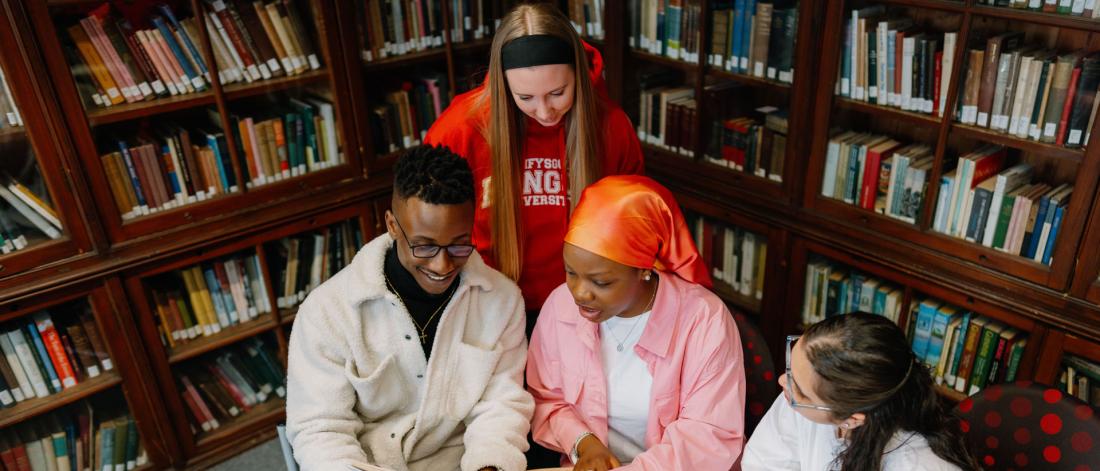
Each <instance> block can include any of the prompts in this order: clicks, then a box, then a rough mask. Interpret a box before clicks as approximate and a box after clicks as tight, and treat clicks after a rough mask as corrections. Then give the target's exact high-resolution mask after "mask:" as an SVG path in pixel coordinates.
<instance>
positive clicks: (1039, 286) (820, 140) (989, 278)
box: [607, 0, 1100, 401]
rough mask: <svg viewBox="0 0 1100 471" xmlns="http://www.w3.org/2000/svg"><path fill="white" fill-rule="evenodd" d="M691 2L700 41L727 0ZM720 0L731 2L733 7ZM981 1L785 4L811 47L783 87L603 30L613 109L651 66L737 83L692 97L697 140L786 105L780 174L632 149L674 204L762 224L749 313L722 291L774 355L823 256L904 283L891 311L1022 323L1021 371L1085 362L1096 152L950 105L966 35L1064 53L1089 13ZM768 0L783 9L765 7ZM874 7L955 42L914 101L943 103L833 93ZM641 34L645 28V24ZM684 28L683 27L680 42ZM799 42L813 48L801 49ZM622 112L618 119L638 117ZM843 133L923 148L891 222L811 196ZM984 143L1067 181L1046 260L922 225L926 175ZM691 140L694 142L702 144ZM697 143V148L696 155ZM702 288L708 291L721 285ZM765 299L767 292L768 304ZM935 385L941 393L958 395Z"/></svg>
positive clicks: (700, 84)
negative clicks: (761, 279)
mask: <svg viewBox="0 0 1100 471" xmlns="http://www.w3.org/2000/svg"><path fill="white" fill-rule="evenodd" d="M625 3H626V11H627V12H630V11H631V10H632V9H634V8H636V7H639V6H647V5H650V3H649V2H646V1H645V0H636V1H627V2H625ZM690 3H691V2H685V5H687V4H690ZM701 3H702V7H703V12H702V14H701V17H702V18H703V20H702V23H701V24H699V28H698V30H697V31H698V34H701V35H702V36H703V37H709V36H710V35H712V34H713V33H714V30H715V29H718V30H719V32H721V30H722V27H723V26H722V25H717V24H716V23H714V19H715V18H716V17H717V16H718V15H720V13H716V12H721V11H724V10H725V9H726V8H729V6H727V5H726V3H727V2H719V3H717V4H716V3H714V2H701ZM729 3H732V4H733V5H734V6H735V7H736V6H737V5H738V4H739V3H741V2H737V1H734V2H729ZM985 3H987V2H983V1H979V0H960V1H947V0H887V1H846V2H825V1H806V0H803V1H800V2H798V6H797V8H798V9H799V13H800V15H799V18H800V20H805V21H800V22H799V24H798V31H797V36H796V39H797V44H800V45H801V44H812V45H813V47H808V48H803V47H796V48H795V51H796V54H795V63H796V66H795V70H796V71H797V73H795V74H794V79H793V81H792V83H789V84H787V83H777V82H776V81H770V80H766V78H765V79H764V80H761V78H760V77H754V76H752V74H737V73H736V72H731V71H729V70H727V69H725V68H724V67H716V66H715V65H714V64H716V63H706V62H705V61H704V63H701V64H694V63H687V62H684V61H681V60H678V59H673V58H672V57H668V56H664V57H660V56H658V55H656V54H654V53H653V51H645V52H641V51H637V50H635V49H633V48H632V47H631V46H630V38H631V35H633V34H635V33H636V32H637V30H638V27H637V26H635V23H633V22H634V21H636V20H633V19H632V17H631V16H630V15H629V14H628V15H627V16H626V17H625V18H626V21H627V25H626V28H625V29H626V31H625V32H624V34H625V35H626V37H627V39H628V40H627V41H624V42H625V43H626V44H624V42H618V45H617V46H616V45H615V44H616V41H615V38H614V37H609V38H608V39H607V42H608V44H609V45H610V48H611V49H615V48H619V49H621V50H625V51H626V56H625V57H626V61H625V62H624V70H625V72H624V77H626V80H627V83H626V84H625V87H624V88H626V90H627V91H626V92H625V93H624V97H623V103H624V108H626V109H627V110H628V112H631V110H630V107H632V106H633V107H634V108H635V110H637V109H638V108H639V105H638V104H636V102H634V101H633V100H637V99H638V98H637V97H639V96H640V92H639V90H637V89H635V88H631V87H639V84H638V79H637V78H635V79H634V81H633V83H631V78H634V77H642V74H645V73H648V72H649V71H650V70H652V69H653V68H658V69H662V70H666V71H672V72H673V73H677V74H680V75H679V77H681V78H680V81H679V82H677V83H676V85H683V84H686V85H687V86H694V87H695V96H700V95H701V94H702V89H703V88H705V87H706V86H707V85H709V84H711V83H714V82H715V81H719V80H730V81H736V82H738V83H740V84H742V85H743V88H741V89H734V91H732V92H731V95H732V97H733V98H732V99H731V100H732V102H731V101H725V102H723V101H719V100H703V101H702V103H701V104H700V105H699V106H700V109H699V110H697V112H698V114H699V115H700V116H703V118H702V119H700V120H699V122H697V123H694V126H696V129H695V132H697V133H699V134H700V135H702V136H703V137H704V139H705V137H706V133H707V130H706V129H707V128H708V127H709V126H712V125H713V121H714V119H715V118H714V116H716V115H715V114H714V112H715V111H718V112H720V111H722V110H724V109H729V108H730V107H737V106H741V107H746V106H745V104H746V103H747V104H749V105H752V106H748V107H750V108H751V107H754V106H756V105H757V104H758V103H759V102H760V100H761V97H768V98H769V99H771V100H772V101H773V102H778V103H784V105H786V106H788V107H789V109H790V117H791V119H790V122H789V123H788V124H789V127H788V132H789V135H790V136H796V135H797V136H801V138H800V139H791V140H790V141H788V143H787V146H788V154H787V160H786V162H785V164H786V165H785V166H784V175H783V181H782V183H776V182H774V181H770V180H768V179H766V178H760V177H758V176H756V175H752V174H747V173H746V172H740V171H736V170H732V169H725V168H718V169H716V168H714V167H713V166H711V165H710V164H709V163H708V162H706V161H705V160H704V159H701V158H699V157H696V158H685V157H684V156H683V155H682V154H681V153H679V152H675V151H670V150H668V149H665V148H663V147H662V146H660V145H653V144H648V145H645V146H644V147H645V151H646V159H647V161H646V166H647V169H648V172H649V173H650V174H651V175H653V176H655V177H656V178H657V179H658V180H659V181H662V182H663V183H665V184H666V185H668V186H669V187H670V188H671V189H672V190H673V192H674V193H675V194H676V195H677V197H678V199H680V201H681V204H682V205H683V206H684V207H685V209H687V210H689V211H695V212H704V213H705V214H707V215H708V216H709V217H712V218H715V219H716V220H718V221H721V222H723V223H726V224H730V225H738V224H744V221H751V222H752V223H754V224H757V225H760V226H763V227H764V228H765V229H763V230H764V232H766V233H767V234H769V236H768V240H769V249H768V258H769V260H768V263H769V264H771V265H773V266H779V267H781V268H779V269H777V270H775V271H774V272H773V271H769V272H768V273H769V276H768V277H767V284H768V285H769V286H768V287H767V288H766V289H765V293H766V295H765V298H764V300H763V301H764V302H763V305H762V306H760V308H759V309H760V312H759V317H757V312H756V311H755V310H754V309H753V307H752V306H746V305H745V303H738V302H737V300H735V299H727V301H728V302H730V304H731V305H732V306H735V307H737V308H739V309H742V310H744V311H746V312H747V313H749V314H750V315H752V316H753V317H754V318H758V319H760V321H759V322H760V323H761V326H762V330H763V333H764V335H765V337H766V338H767V339H768V341H769V344H770V345H771V346H772V349H773V355H779V356H781V355H782V351H781V348H776V345H779V346H781V345H782V338H783V335H786V334H788V333H791V332H796V331H798V330H799V329H801V325H800V324H801V312H802V308H803V305H802V302H803V293H804V289H805V288H806V279H805V277H806V274H807V265H808V264H810V263H811V262H813V261H814V260H817V259H819V258H820V257H825V258H828V259H830V260H833V261H836V262H838V263H841V264H844V265H845V266H848V267H852V268H854V269H857V270H859V271H860V272H862V273H868V274H872V275H874V276H876V277H879V278H881V279H883V280H888V281H890V282H891V283H894V284H896V285H898V286H902V287H904V293H905V301H904V303H905V305H906V306H908V305H909V303H911V302H912V299H913V298H914V296H918V295H920V296H928V297H933V298H936V299H939V300H941V301H943V302H946V303H950V304H951V305H953V306H956V307H959V308H960V309H966V310H972V311H974V312H977V313H980V314H981V315H983V316H986V317H989V318H990V319H993V320H996V321H998V322H1001V323H1004V324H1006V325H1010V326H1013V327H1015V328H1017V329H1019V330H1020V331H1023V332H1027V333H1028V339H1029V340H1028V344H1027V348H1026V350H1025V351H1024V352H1023V358H1022V363H1021V369H1020V373H1021V375H1022V376H1020V377H1021V378H1028V379H1035V380H1039V381H1044V382H1048V383H1049V382H1051V381H1055V382H1056V381H1057V377H1056V376H1057V374H1058V368H1059V365H1060V363H1061V358H1062V356H1063V351H1064V352H1066V353H1068V354H1073V355H1077V356H1080V357H1082V358H1086V359H1089V360H1091V361H1096V358H1095V353H1094V352H1095V349H1096V345H1097V343H1098V342H1100V255H1097V254H1096V253H1095V252H1096V251H1095V250H1091V249H1090V248H1091V247H1093V246H1095V244H1096V243H1098V242H1100V208H1098V207H1097V205H1095V204H1094V200H1095V199H1096V184H1097V178H1098V176H1100V172H1098V169H1097V168H1096V159H1095V158H1094V156H1093V155H1092V154H1093V153H1095V152H1096V150H1095V149H1093V147H1095V146H1091V147H1090V146H1088V145H1087V143H1086V145H1085V146H1082V147H1074V146H1065V145H1060V144H1057V143H1055V142H1049V141H1047V140H1036V139H1034V138H1032V137H1030V136H1026V133H1025V134H1021V135H1016V134H1014V133H1010V132H1008V131H1000V130H994V129H990V128H989V127H988V125H987V126H980V125H975V124H969V123H966V124H964V123H963V122H961V121H960V119H959V118H958V117H957V115H956V113H955V111H953V110H954V109H955V108H956V105H957V104H958V105H964V104H966V103H964V100H963V97H962V95H963V92H964V91H965V88H966V82H967V77H966V68H965V67H963V66H960V65H959V64H966V63H967V59H968V57H966V56H967V52H968V49H969V48H968V47H967V46H970V45H972V44H980V46H975V47H974V49H985V41H986V40H987V39H988V37H990V36H994V35H997V34H999V33H1002V32H1005V31H1013V30H1019V31H1025V32H1026V33H1025V39H1026V42H1027V43H1028V44H1034V45H1036V46H1042V47H1036V49H1042V48H1052V49H1054V50H1056V51H1057V53H1058V55H1063V54H1066V53H1068V52H1070V51H1075V50H1084V51H1085V52H1086V53H1087V52H1091V51H1094V50H1096V49H1098V47H1097V46H1098V45H1097V44H1096V43H1095V39H1094V37H1093V36H1094V34H1093V33H1095V32H1096V31H1097V26H1096V21H1095V20H1093V19H1086V18H1083V17H1080V16H1073V15H1069V14H1057V13H1045V12H1037V11H1028V10H1026V9H1015V8H1008V7H994V6H992V5H986V4H985ZM988 3H992V2H988ZM775 4H777V5H779V4H782V5H783V6H786V4H784V3H783V2H778V1H777V2H775ZM876 5H881V6H883V7H885V9H886V10H887V11H888V14H887V16H885V18H903V17H908V18H911V19H912V20H913V22H914V23H915V24H916V25H919V26H920V27H921V28H922V29H921V30H920V31H925V32H927V33H930V36H934V37H938V38H939V40H940V41H941V44H942V40H943V38H944V37H945V36H944V34H943V33H953V34H954V37H953V39H954V41H955V45H956V46H955V48H954V54H953V55H951V59H952V62H953V63H954V64H955V66H953V67H952V68H951V69H950V70H949V71H948V69H946V68H945V69H943V70H945V71H948V72H949V73H947V72H941V74H940V76H939V78H940V79H941V82H940V83H939V86H937V87H933V88H934V90H935V92H939V94H940V95H939V97H934V96H929V97H930V98H932V99H933V100H932V101H933V104H934V105H935V106H934V108H938V105H939V104H940V103H939V101H941V99H942V101H943V110H944V111H943V112H938V110H936V109H933V112H931V113H930V112H928V111H927V109H928V108H925V110H922V111H914V110H912V109H905V110H903V109H901V108H900V107H897V106H888V105H885V104H880V103H877V100H870V101H869V100H867V99H865V98H856V97H853V96H848V95H850V93H849V94H848V95H845V94H842V93H839V92H838V91H837V89H838V88H839V87H838V85H839V80H838V77H839V72H841V69H842V65H843V64H844V57H843V54H845V52H846V51H847V49H846V48H845V37H846V34H847V30H846V24H847V22H848V21H850V20H851V18H852V11H853V10H857V9H862V8H866V7H874V6H876ZM608 8H611V5H608ZM685 8H686V7H685ZM776 8H779V6H776ZM873 24H874V23H873ZM716 27H717V28H716ZM642 31H643V32H644V31H646V30H645V29H644V27H642ZM694 31H696V30H688V33H685V36H690V35H691V34H694ZM872 31H874V29H872ZM932 33H934V34H932ZM682 40H683V37H681V41H682ZM729 47H730V46H729V45H724V46H721V47H718V49H717V50H718V52H719V55H720V54H721V52H722V51H729V50H730V49H729ZM703 48H704V49H703V50H702V52H703V53H704V55H707V54H712V55H713V54H715V46H714V44H713V42H712V41H709V40H704V41H703ZM811 50H812V51H813V52H814V53H813V54H805V53H802V51H811ZM769 59H770V56H769ZM942 60H946V56H944V57H943V59H941V61H942ZM934 63H935V59H934V58H933V64H934ZM941 65H942V64H941ZM609 73H610V72H609ZM643 80H644V77H643ZM932 85H936V84H935V83H932ZM1036 88H1038V87H1037V85H1036ZM922 90H923V89H922ZM1025 98H1026V96H1025ZM887 99H888V98H887ZM730 103H732V104H730ZM714 108H717V109H718V110H714ZM636 117H637V115H632V118H635V122H636V123H637V122H638V121H637V118H636ZM801 117H805V118H804V119H800V118H801ZM847 130H853V131H855V132H856V133H870V134H875V135H883V136H888V137H890V138H893V139H895V140H897V141H899V142H900V143H902V144H904V145H908V144H923V145H925V146H927V148H926V149H925V150H924V151H923V152H924V155H925V156H927V157H926V161H925V162H922V163H921V165H922V169H923V170H924V171H925V172H927V173H926V175H925V177H926V182H936V184H926V186H925V187H926V190H925V194H924V197H923V199H922V200H920V201H919V204H917V206H916V208H914V211H913V213H912V214H910V215H907V217H906V218H899V217H897V216H895V215H889V214H884V213H883V212H884V211H883V212H880V211H875V210H874V204H875V201H873V200H870V201H867V203H869V204H868V205H867V206H863V205H862V204H860V202H859V200H858V196H859V195H853V196H854V198H852V202H850V203H849V202H846V201H845V200H844V198H843V197H836V196H835V195H833V194H831V193H830V194H828V195H823V191H822V190H823V187H824V186H825V185H824V183H825V175H826V171H827V168H828V165H827V161H828V156H829V148H830V141H832V140H833V139H834V138H836V137H837V135H838V133H839V132H843V131H847ZM1086 131H1087V130H1086ZM1022 136H1025V137H1022ZM985 143H989V144H994V145H998V146H1001V147H1003V148H1004V149H1006V154H1007V158H1006V161H1007V163H1006V164H1005V166H1004V167H1002V168H1009V167H1012V166H1013V165H1015V164H1023V163H1026V164H1029V165H1030V166H1031V167H1032V168H1033V169H1034V176H1035V178H1034V180H1033V181H1034V182H1037V183H1050V184H1052V187H1053V186H1058V185H1060V184H1066V185H1071V186H1072V187H1073V191H1072V193H1071V196H1070V197H1068V198H1067V199H1066V200H1065V201H1066V202H1067V203H1068V204H1066V205H1065V208H1064V219H1063V220H1062V222H1061V224H1062V225H1061V228H1060V229H1061V230H1060V232H1059V233H1058V235H1057V239H1056V243H1054V244H1053V245H1052V246H1051V251H1052V253H1051V256H1050V257H1047V258H1048V259H1049V260H1046V261H1045V262H1044V261H1043V260H1042V259H1041V258H1040V261H1036V260H1034V259H1033V258H1031V257H1025V256H1021V255H1017V254H1015V253H1011V252H1008V251H1006V250H1007V249H1004V248H1003V247H1001V246H999V245H998V246H996V247H998V248H993V247H990V246H986V245H983V244H982V243H980V242H970V241H967V240H963V238H961V237H957V236H954V235H948V234H945V233H943V232H942V231H940V230H937V227H938V226H937V223H938V221H937V218H936V216H937V214H936V209H937V203H938V201H937V198H938V197H939V195H938V191H939V187H940V185H939V184H938V182H940V181H941V177H943V176H950V175H952V172H953V171H954V170H955V166H956V162H959V161H960V160H958V159H959V158H960V156H967V155H968V153H970V152H973V151H975V150H976V149H978V148H980V146H981V145H982V144H985ZM695 144H696V146H705V144H704V143H702V142H696V143H695ZM699 149H700V147H696V155H698V154H699ZM832 190H833V191H835V187H834V188H833V189H832ZM914 201H917V200H916V199H914ZM701 208H707V209H706V210H705V211H704V210H702V209H701ZM774 241H781V242H778V243H777V242H774ZM773 246H774V249H775V250H773ZM773 257H774V260H773ZM717 291H718V292H719V293H720V294H721V293H722V290H721V289H718V290H717ZM773 296H774V297H775V298H774V299H779V300H781V301H774V300H773V298H772V297H773ZM901 318H902V319H900V321H904V322H908V311H907V310H903V311H902V314H901ZM902 325H907V324H905V323H902ZM1063 339H1065V340H1063ZM943 392H944V394H943V395H944V397H945V398H946V399H949V400H954V401H957V400H959V399H961V397H962V395H961V394H958V393H952V392H948V391H943Z"/></svg>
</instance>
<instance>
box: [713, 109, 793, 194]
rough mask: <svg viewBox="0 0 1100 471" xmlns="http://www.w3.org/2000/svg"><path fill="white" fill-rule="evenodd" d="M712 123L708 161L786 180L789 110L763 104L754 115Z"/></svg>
mask: <svg viewBox="0 0 1100 471" xmlns="http://www.w3.org/2000/svg"><path fill="white" fill-rule="evenodd" d="M761 116H762V118H761ZM692 125H693V126H694V124H692ZM711 126H712V130H711V133H710V142H708V143H707V154H706V160H707V161H708V162H711V163H714V164H717V165H721V166H723V167H727V168H731V169H734V170H738V171H743V172H747V173H751V174H753V175H756V176H758V177H761V178H767V179H770V180H774V181H777V182H781V181H783V162H784V159H785V158H786V155H787V110H782V109H779V108H776V107H773V106H766V107H761V108H758V109H757V110H756V113H755V115H754V116H742V117H738V118H730V119H723V120H715V121H714V122H712V123H711Z"/></svg>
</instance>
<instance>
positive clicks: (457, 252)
mask: <svg viewBox="0 0 1100 471" xmlns="http://www.w3.org/2000/svg"><path fill="white" fill-rule="evenodd" d="M393 222H396V223H397V228H398V229H400V230H401V236H402V237H404V238H405V244H407V245H408V246H409V250H411V251H412V254H413V257H416V258H433V257H435V256H436V255H438V254H439V250H440V249H446V250H447V255H450V256H452V257H455V258H466V257H469V256H470V254H472V253H474V246H473V245H470V244H451V245H435V244H424V245H413V244H412V243H411V242H409V235H408V234H406V233H405V228H404V227H401V221H398V220H397V216H394V217H393Z"/></svg>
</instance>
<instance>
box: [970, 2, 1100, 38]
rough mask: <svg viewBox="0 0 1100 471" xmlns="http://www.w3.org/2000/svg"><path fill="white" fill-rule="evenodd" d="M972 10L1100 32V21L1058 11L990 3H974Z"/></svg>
mask: <svg viewBox="0 0 1100 471" xmlns="http://www.w3.org/2000/svg"><path fill="white" fill-rule="evenodd" d="M970 11H971V12H972V13H974V14H976V15H979V16H984V17H988V18H1001V19H1005V20H1017V21H1026V22H1028V23H1035V24H1041V25H1046V26H1056V27H1059V28H1071V29H1076V30H1081V31H1088V32H1093V33H1095V32H1100V21H1096V20H1094V19H1092V18H1084V17H1080V16H1072V15H1060V14H1057V13H1044V12H1041V11H1031V10H1020V9H1015V8H1005V7H995V6H989V5H974V6H972V7H970Z"/></svg>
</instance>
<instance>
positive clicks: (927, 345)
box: [802, 255, 1028, 395]
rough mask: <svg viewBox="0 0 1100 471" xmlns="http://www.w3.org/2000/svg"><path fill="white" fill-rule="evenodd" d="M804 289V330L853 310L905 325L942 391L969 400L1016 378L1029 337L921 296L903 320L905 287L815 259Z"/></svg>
mask: <svg viewBox="0 0 1100 471" xmlns="http://www.w3.org/2000/svg"><path fill="white" fill-rule="evenodd" d="M805 290H806V291H805V292H806V296H805V298H804V300H803V314H802V315H803V323H804V325H810V324H812V323H815V322H819V321H821V320H823V319H825V318H826V317H831V316H834V315H844V314H846V313H849V312H856V311H863V312H868V313H873V314H879V315H883V316H885V317H887V318H889V319H890V320H891V321H894V322H902V321H903V320H904V321H906V325H905V326H903V328H905V329H906V332H907V336H908V338H909V340H910V342H911V344H912V347H913V352H914V354H915V355H916V357H917V359H918V360H920V361H921V362H922V363H924V364H925V365H926V366H927V367H928V368H929V370H930V372H931V373H932V377H933V378H934V379H935V381H936V384H937V385H938V386H939V387H940V388H941V389H942V390H945V391H946V390H953V391H955V392H958V393H964V394H966V395H971V394H974V393H976V392H978V391H980V390H981V389H982V388H984V387H986V386H988V385H991V384H997V383H1003V382H1011V381H1014V380H1015V379H1016V375H1017V369H1018V367H1019V363H1020V358H1021V356H1022V355H1023V351H1024V349H1025V348H1026V346H1027V336H1028V333H1027V332H1023V331H1020V330H1017V329H1016V328H1015V327H1012V326H1009V325H1006V324H1004V323H1002V322H1000V321H999V320H996V319H994V318H991V317H986V316H984V315H981V314H980V313H977V312H973V311H968V310H966V309H964V308H961V307H958V306H954V305H952V304H950V303H947V302H944V301H942V300H940V299H937V298H934V297H931V296H926V295H923V294H920V293H914V299H913V300H912V302H910V305H909V306H908V308H909V311H908V314H907V318H906V319H902V316H901V313H902V311H903V310H904V309H905V308H906V307H905V306H903V305H902V304H903V303H904V300H903V298H904V294H903V293H904V288H902V287H899V286H897V285H895V284H893V283H892V282H890V281H887V280H885V279H883V278H880V277H878V276H876V275H873V274H868V273H864V272H861V271H859V270H857V269H854V268H851V267H848V266H845V265H844V264H840V263H837V262H835V261H832V260H829V259H826V258H825V257H820V256H817V255H811V257H810V261H809V263H808V264H807V267H806V287H805Z"/></svg>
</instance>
